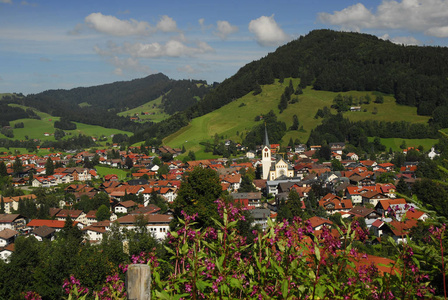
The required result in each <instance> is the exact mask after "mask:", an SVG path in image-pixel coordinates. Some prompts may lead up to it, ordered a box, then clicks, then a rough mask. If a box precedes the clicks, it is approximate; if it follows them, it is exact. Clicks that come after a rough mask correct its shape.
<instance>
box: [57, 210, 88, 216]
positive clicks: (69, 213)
mask: <svg viewBox="0 0 448 300" xmlns="http://www.w3.org/2000/svg"><path fill="white" fill-rule="evenodd" d="M83 213H84V212H83V211H82V210H80V209H61V211H60V212H58V213H57V214H56V217H58V218H66V217H67V216H70V218H78V217H79V216H80V215H81V214H83Z"/></svg>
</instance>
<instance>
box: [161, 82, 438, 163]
mask: <svg viewBox="0 0 448 300" xmlns="http://www.w3.org/2000/svg"><path fill="white" fill-rule="evenodd" d="M289 80H290V79H289V78H288V79H285V80H284V82H283V83H279V82H278V81H276V82H275V83H274V84H272V85H266V86H262V92H261V93H260V94H259V95H256V96H254V95H252V93H248V94H247V95H245V96H243V97H241V98H240V99H237V100H235V101H233V102H231V103H229V104H227V105H225V106H223V107H221V108H219V109H218V110H216V111H213V112H211V113H209V114H207V115H204V116H201V117H199V118H195V119H193V120H192V121H191V123H190V124H189V125H188V126H186V127H184V128H182V129H181V130H179V131H177V132H176V133H174V134H172V135H170V136H168V137H167V138H165V139H164V140H163V142H164V144H166V145H168V146H171V147H176V148H181V147H182V146H185V149H186V150H187V151H190V150H192V151H195V152H196V153H197V154H196V155H197V157H198V159H200V158H203V155H204V157H205V156H208V154H205V153H203V146H201V145H200V144H199V143H200V142H201V141H205V140H209V141H211V140H212V139H213V137H214V135H215V134H218V135H219V136H222V137H224V139H232V140H233V141H235V142H241V141H242V140H243V138H244V137H245V135H246V134H247V133H248V132H249V131H250V130H251V128H252V127H253V126H255V125H257V124H259V122H255V121H254V119H255V117H256V116H257V115H261V114H266V113H268V112H269V111H270V110H273V111H274V112H275V113H276V114H277V118H278V120H281V121H284V122H285V123H286V126H287V127H288V128H289V126H291V125H292V121H293V115H297V117H298V119H299V128H300V127H301V126H303V130H302V131H299V130H294V131H287V132H286V134H285V136H284V137H283V140H282V143H283V144H287V143H288V141H289V139H290V138H292V139H293V140H295V139H299V140H300V141H301V142H303V143H305V142H306V141H307V140H308V138H309V135H310V132H311V130H312V129H313V128H315V127H316V126H317V125H319V124H320V123H321V122H322V119H321V118H319V119H315V118H314V116H315V115H316V112H317V111H318V109H322V108H323V107H325V106H327V107H331V104H332V102H333V99H334V98H335V97H336V96H337V95H338V94H342V95H352V96H353V97H358V98H359V97H362V96H365V95H366V94H369V95H370V98H371V99H372V101H371V103H370V104H363V105H361V108H362V110H366V112H364V111H361V112H346V113H345V114H344V117H347V118H349V119H350V120H352V121H359V120H369V119H375V120H380V121H391V122H392V121H408V122H413V123H425V122H427V121H428V120H429V117H426V116H418V115H417V109H416V108H415V107H408V106H401V105H397V104H396V103H395V101H394V98H393V97H392V96H387V95H385V96H384V103H383V104H376V103H373V101H374V100H375V98H376V96H375V94H374V93H372V92H358V91H351V92H345V93H334V92H327V91H316V90H313V89H311V88H310V87H308V88H306V89H304V90H303V94H302V95H299V96H295V95H292V97H291V98H292V99H293V98H294V97H298V102H296V103H294V104H289V105H288V108H287V109H286V110H285V111H283V113H281V114H280V113H279V109H278V104H279V102H280V97H281V95H282V93H283V92H284V89H285V87H286V86H288V85H289ZM291 80H292V83H293V86H294V87H297V85H298V84H299V79H291ZM375 107H376V114H372V112H373V111H374V108H375ZM332 113H336V111H335V110H334V109H332ZM400 144H401V142H400ZM417 146H418V145H417ZM425 148H426V147H425Z"/></svg>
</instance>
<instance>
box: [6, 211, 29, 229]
mask: <svg viewBox="0 0 448 300" xmlns="http://www.w3.org/2000/svg"><path fill="white" fill-rule="evenodd" d="M25 225H26V220H25V217H24V216H22V215H20V214H0V230H3V229H12V230H16V231H20V230H21V229H24V228H25Z"/></svg>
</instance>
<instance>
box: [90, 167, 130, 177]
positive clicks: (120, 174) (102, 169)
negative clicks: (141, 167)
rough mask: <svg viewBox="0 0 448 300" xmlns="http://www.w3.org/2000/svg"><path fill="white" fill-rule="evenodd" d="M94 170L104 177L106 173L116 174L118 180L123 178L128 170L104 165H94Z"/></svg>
mask: <svg viewBox="0 0 448 300" xmlns="http://www.w3.org/2000/svg"><path fill="white" fill-rule="evenodd" d="M95 169H96V171H97V172H98V175H100V177H104V176H105V175H108V174H116V175H117V176H118V179H119V180H123V179H125V178H126V175H127V174H128V173H129V171H125V170H122V169H115V168H109V167H105V166H95Z"/></svg>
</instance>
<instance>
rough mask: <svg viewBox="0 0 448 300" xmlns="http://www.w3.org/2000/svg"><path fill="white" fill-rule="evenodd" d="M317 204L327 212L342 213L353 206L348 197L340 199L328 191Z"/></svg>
mask: <svg viewBox="0 0 448 300" xmlns="http://www.w3.org/2000/svg"><path fill="white" fill-rule="evenodd" d="M319 206H321V207H323V208H324V209H325V210H326V211H327V213H329V214H335V213H344V212H348V211H349V210H351V209H352V208H353V203H352V201H351V200H350V199H342V198H340V197H338V196H336V195H334V194H332V193H328V194H327V195H325V196H324V197H322V198H321V199H320V200H319Z"/></svg>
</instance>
